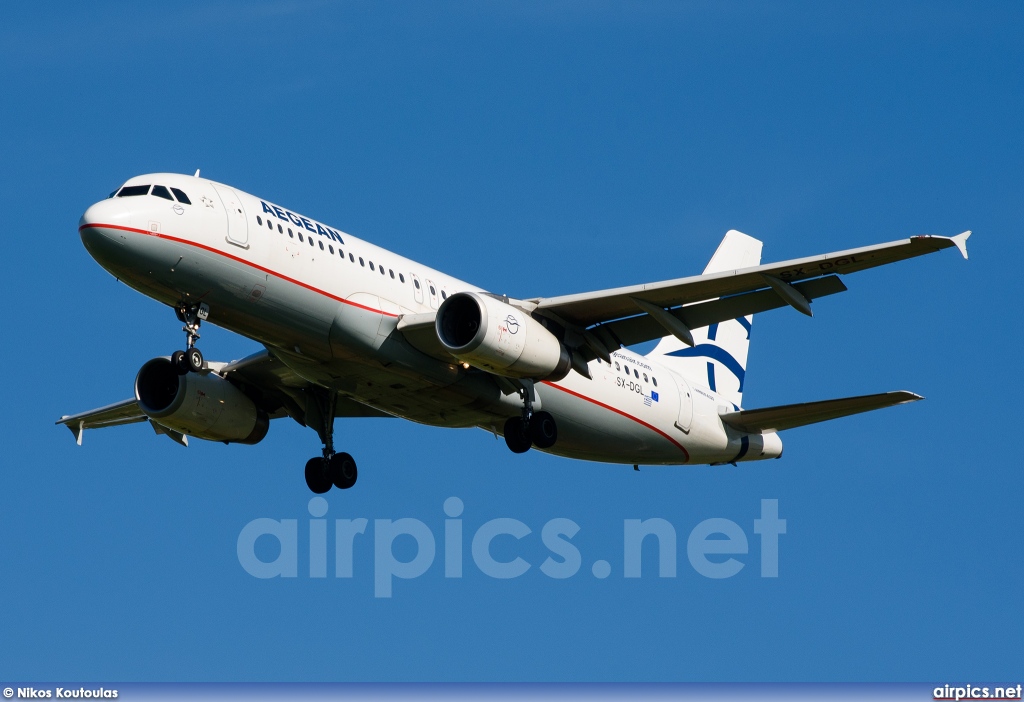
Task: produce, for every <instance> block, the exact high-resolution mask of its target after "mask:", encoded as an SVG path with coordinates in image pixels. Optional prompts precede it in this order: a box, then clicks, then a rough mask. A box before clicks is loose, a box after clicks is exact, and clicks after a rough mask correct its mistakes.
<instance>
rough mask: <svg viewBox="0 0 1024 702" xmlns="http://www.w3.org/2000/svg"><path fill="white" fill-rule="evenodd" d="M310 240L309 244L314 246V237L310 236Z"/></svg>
mask: <svg viewBox="0 0 1024 702" xmlns="http://www.w3.org/2000/svg"><path fill="white" fill-rule="evenodd" d="M308 241H309V245H310V246H313V245H314V244H313V237H309V240H308Z"/></svg>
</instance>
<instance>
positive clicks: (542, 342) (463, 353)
mask: <svg viewBox="0 0 1024 702" xmlns="http://www.w3.org/2000/svg"><path fill="white" fill-rule="evenodd" d="M434 328H435V330H436V331H437V337H438V339H440V340H441V343H442V344H443V345H444V347H445V348H446V349H448V351H450V352H451V354H452V355H453V356H455V357H456V358H458V359H459V360H460V361H464V362H466V363H468V364H470V365H471V366H476V367H477V368H482V369H484V370H487V371H490V372H492V373H496V374H498V375H503V376H506V377H509V378H533V379H536V380H544V379H550V380H560V379H561V378H564V377H565V376H566V374H568V372H569V369H570V368H571V367H572V362H571V359H570V356H569V352H568V350H567V349H566V348H565V346H563V345H562V343H561V342H560V341H559V340H558V339H557V338H556V337H555V335H554V334H552V333H551V332H550V331H548V329H547V328H546V327H544V325H543V324H541V323H540V322H538V321H537V320H536V319H534V318H533V317H531V316H530V315H529V314H528V313H526V312H524V311H523V310H521V309H519V308H518V307H513V306H512V305H509V304H506V303H504V302H502V301H500V300H495V299H494V298H493V297H490V296H488V295H482V294H480V293H472V292H461V293H455V294H454V295H452V296H451V297H449V298H448V299H447V300H445V301H444V302H443V303H442V304H441V307H440V309H438V311H437V318H436V320H435V322H434Z"/></svg>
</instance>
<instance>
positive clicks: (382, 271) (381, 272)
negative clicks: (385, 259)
mask: <svg viewBox="0 0 1024 702" xmlns="http://www.w3.org/2000/svg"><path fill="white" fill-rule="evenodd" d="M379 268H380V274H381V275H384V266H380V267H379Z"/></svg>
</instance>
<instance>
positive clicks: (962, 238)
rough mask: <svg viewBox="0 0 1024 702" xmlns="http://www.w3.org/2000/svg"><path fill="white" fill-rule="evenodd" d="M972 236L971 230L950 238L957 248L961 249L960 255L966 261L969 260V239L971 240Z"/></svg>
mask: <svg viewBox="0 0 1024 702" xmlns="http://www.w3.org/2000/svg"><path fill="white" fill-rule="evenodd" d="M970 236H971V232H970V230H968V231H966V232H962V233H960V234H957V235H956V236H951V237H950V238H949V239H950V241H952V242H953V243H954V244H956V248H957V249H959V251H960V254H961V255H962V256H963V257H964V258H965V259H966V258H967V239H968V238H970Z"/></svg>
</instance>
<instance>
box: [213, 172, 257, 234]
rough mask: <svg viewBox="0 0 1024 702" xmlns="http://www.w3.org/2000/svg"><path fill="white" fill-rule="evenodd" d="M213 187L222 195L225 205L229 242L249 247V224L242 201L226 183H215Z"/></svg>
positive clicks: (222, 201)
mask: <svg viewBox="0 0 1024 702" xmlns="http://www.w3.org/2000/svg"><path fill="white" fill-rule="evenodd" d="M213 189H214V190H216V191H217V195H218V196H220V201H221V203H223V205H224V211H225V212H226V213H227V218H228V221H227V224H228V235H227V240H228V243H230V244H234V245H235V246H241V247H242V248H243V249H247V248H249V224H248V222H246V219H245V212H244V211H243V209H242V201H241V200H240V199H239V197H238V195H237V194H236V193H235V191H234V190H232V189H231V188H229V187H227V186H225V185H217V184H216V183H214V184H213Z"/></svg>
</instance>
